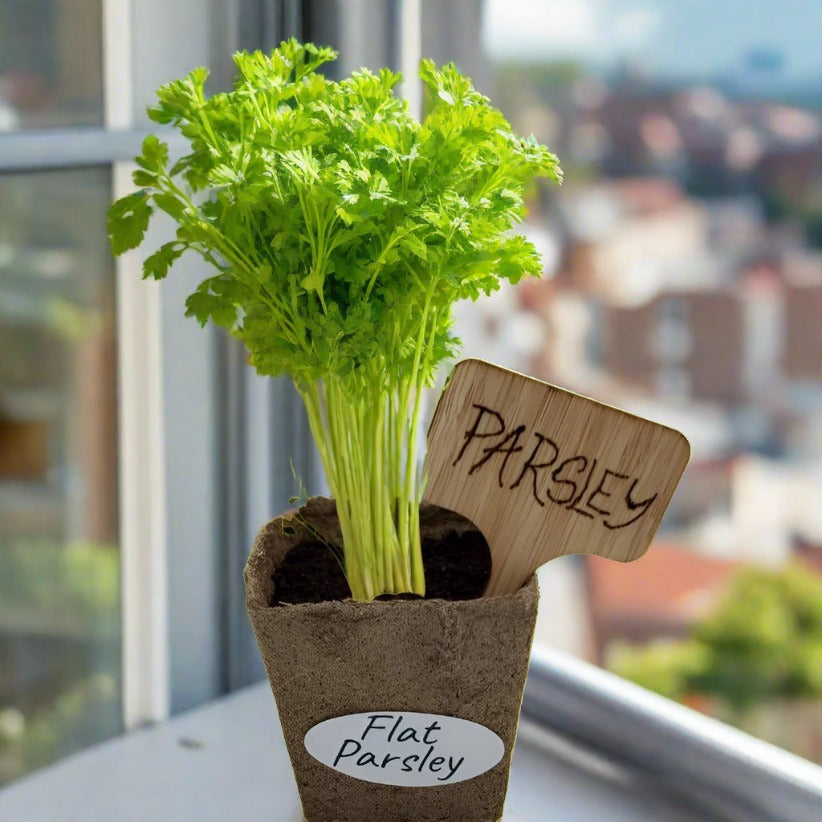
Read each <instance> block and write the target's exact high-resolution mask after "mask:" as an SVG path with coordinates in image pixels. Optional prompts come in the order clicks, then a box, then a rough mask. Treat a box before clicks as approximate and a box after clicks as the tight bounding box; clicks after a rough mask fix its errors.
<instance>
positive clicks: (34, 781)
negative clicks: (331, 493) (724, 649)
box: [0, 684, 697, 822]
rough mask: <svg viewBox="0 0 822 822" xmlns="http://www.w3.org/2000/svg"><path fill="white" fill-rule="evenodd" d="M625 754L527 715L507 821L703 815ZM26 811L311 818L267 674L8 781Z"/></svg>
mask: <svg viewBox="0 0 822 822" xmlns="http://www.w3.org/2000/svg"><path fill="white" fill-rule="evenodd" d="M696 818H697V817H696V816H693V815H690V814H685V813H684V812H683V811H681V810H677V809H676V808H675V807H674V805H673V804H671V802H670V801H667V800H666V799H665V798H664V797H663V796H654V795H653V794H649V792H648V790H647V788H643V790H641V791H638V790H637V786H636V785H635V784H633V781H632V780H631V779H630V778H629V776H627V775H626V773H625V772H624V771H623V770H621V769H620V768H619V767H617V766H611V765H605V764H603V762H602V760H595V759H594V758H592V757H591V756H590V755H588V754H583V753H581V752H580V751H579V750H578V749H577V748H575V747H574V746H572V745H571V744H570V743H568V742H566V741H564V740H563V739H562V738H560V737H559V736H556V735H554V734H551V733H549V732H548V731H545V730H542V729H540V728H538V727H537V726H535V725H531V724H529V723H523V724H522V726H521V728H520V738H519V741H518V744H517V748H516V751H515V754H514V762H513V767H512V773H511V783H510V788H509V791H508V801H507V804H506V812H505V816H504V820H505V822H546V820H562V822H569V821H570V820H586V822H596V821H597V820H608V822H622V820H624V821H625V822H628V820H630V822H644V820H648V821H649V822H650V821H651V820H654V821H655V822H657V821H658V820H660V819H665V820H671V821H672V822H677V821H678V820H686V819H696ZM0 819H3V820H25V822H63V821H64V820H65V822H77V820H83V822H111V820H118V822H132V820H133V822H145V821H146V820H173V821H174V822H188V820H191V822H194V821H195V820H196V822H209V821H210V820H214V822H218V820H219V822H225V820H228V819H231V820H237V822H245V821H246V820H248V821H249V822H251V820H266V821H267V822H268V821H270V820H276V822H299V820H302V814H301V812H300V804H299V799H298V797H297V790H296V787H295V784H294V778H293V775H292V772H291V767H290V764H289V761H288V756H287V754H286V751H285V746H284V743H283V738H282V735H281V732H280V726H279V722H278V721H277V716H276V709H275V706H274V700H273V698H272V696H271V692H270V691H269V688H268V685H267V684H260V685H255V686H252V687H250V688H246V689H244V690H242V691H238V692H236V693H235V694H232V695H230V696H227V697H225V698H223V699H220V700H217V701H216V702H213V703H211V704H209V705H207V706H205V707H203V708H199V709H197V710H194V711H191V712H190V713H187V714H184V715H182V716H180V717H178V718H175V719H173V720H171V721H170V722H167V723H164V724H162V725H158V726H155V727H151V728H146V729H144V730H140V731H136V732H134V733H131V734H128V735H126V736H124V737H121V738H119V739H115V740H112V741H111V742H107V743H105V744H102V745H99V746H97V747H95V748H92V749H90V750H88V751H84V752H82V753H79V754H76V755H74V756H71V757H69V758H68V759H66V760H63V761H61V762H59V763H57V764H56V765H53V766H52V767H50V768H46V769H45V770H42V771H39V772H38V773H35V774H33V775H32V776H29V777H27V778H25V779H22V780H20V781H19V782H16V783H14V784H12V785H10V786H8V787H6V788H5V789H3V790H0Z"/></svg>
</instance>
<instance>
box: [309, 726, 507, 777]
mask: <svg viewBox="0 0 822 822" xmlns="http://www.w3.org/2000/svg"><path fill="white" fill-rule="evenodd" d="M305 749H306V750H307V751H308V753H310V754H311V756H313V757H314V759H318V760H319V761H320V762H322V763H323V765H328V767H329V768H333V769H334V770H335V771H339V772H340V773H344V774H347V775H348V776H353V777H354V778H355V779H362V780H364V781H365V782H378V783H380V784H382V785H402V786H405V787H411V788H420V787H434V786H437V785H452V784H453V783H455V782H463V781H464V780H466V779H473V778H474V777H475V776H479V775H480V774H481V773H485V771H487V770H489V769H490V768H493V767H494V765H496V764H497V762H499V761H500V759H502V755H503V754H504V753H505V745H503V742H502V740H501V739H500V738H499V737H498V736H497V735H496V734H495V733H494V732H493V731H490V730H488V728H486V727H485V726H484V725H480V724H479V723H477V722H470V721H469V720H467V719H458V718H457V717H454V716H442V715H441V714H421V713H414V712H412V711H370V712H367V713H361V714H348V715H347V716H338V717H335V718H334V719H326V720H325V721H324V722H320V723H319V724H317V725H315V726H314V727H313V728H311V730H309V731H308V733H307V734H306V735H305Z"/></svg>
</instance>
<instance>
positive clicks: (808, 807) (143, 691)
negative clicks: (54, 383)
mask: <svg viewBox="0 0 822 822" xmlns="http://www.w3.org/2000/svg"><path fill="white" fill-rule="evenodd" d="M397 2H398V11H395V14H394V17H393V19H394V21H395V22H396V21H400V25H403V26H408V25H411V26H415V27H416V30H417V31H419V14H420V5H421V4H420V2H419V1H418V0H397ZM422 5H424V6H426V5H427V4H422ZM413 6H416V9H414V8H412V7H413ZM318 9H319V5H318V3H317V2H316V0H314V2H309V0H305V2H298V0H287V2H284V3H279V2H276V0H241V3H240V11H241V17H240V30H241V33H242V32H243V31H246V32H247V33H248V32H250V33H251V35H252V36H261V37H262V39H264V40H265V39H268V40H269V42H270V41H271V36H272V33H274V32H289V33H293V32H299V33H300V34H301V35H302V36H303V37H305V38H309V37H311V36H312V33H313V28H312V25H311V21H312V20H315V19H317V18H318V16H319V11H318ZM104 12H105V14H106V15H107V17H106V20H107V21H108V22H107V26H110V28H107V31H108V34H107V35H106V36H107V37H109V36H114V32H115V31H116V33H117V37H118V38H120V39H118V42H120V43H121V42H122V39H121V38H122V36H123V29H122V28H120V27H121V26H122V25H128V24H129V23H130V20H131V14H130V12H131V2H130V0H104ZM334 25H336V23H335V24H334ZM243 27H245V28H243ZM278 27H279V28H278ZM255 32H256V35H255V34H254V33H255ZM266 32H267V33H268V34H266ZM418 36H419V35H418V34H417V37H418ZM397 42H399V43H406V45H407V41H406V40H405V39H404V38H399V39H398V40H397ZM412 42H413V41H412ZM260 45H261V46H262V45H264V43H262V42H261V43H260ZM411 51H413V49H411V50H410V51H409V50H408V49H406V51H405V52H401V57H400V63H401V64H402V67H403V69H405V70H406V71H407V67H408V66H409V65H410V64H411V63H412V62H414V60H415V55H413V54H411ZM111 53H113V50H111ZM121 59H122V55H121ZM106 65H107V66H108V63H107V64H106ZM122 70H123V68H122V67H121V68H120V69H119V71H122ZM107 71H108V68H107ZM107 88H108V86H107ZM122 102H123V101H122V100H121V104H122ZM124 112H125V106H123V109H122V110H118V111H117V112H114V111H112V112H111V114H109V115H108V116H107V127H106V128H105V129H55V130H51V131H48V132H37V133H13V134H8V135H5V134H4V135H2V136H0V171H5V172H15V171H30V170H38V169H53V168H70V167H82V166H90V165H111V166H112V167H113V169H114V175H115V177H117V175H118V174H120V175H121V174H124V173H125V172H126V170H127V167H126V166H124V165H122V164H123V163H124V162H125V161H127V160H128V159H129V158H131V157H133V156H134V154H135V153H136V150H137V148H138V147H139V143H140V140H141V139H142V136H143V133H141V132H140V131H139V129H134V128H132V127H131V125H132V121H131V118H130V116H129V117H126V116H125V113H124ZM117 185H123V183H122V181H121V182H120V183H118V184H117ZM125 259H126V260H127V259H128V258H125ZM123 265H124V266H125V268H127V267H128V263H127V262H124V263H123ZM125 268H121V267H120V266H119V265H118V272H117V277H118V283H121V284H122V287H123V288H124V289H128V291H127V292H126V291H124V292H121V295H120V298H121V300H122V299H128V300H129V306H130V311H131V312H132V316H131V317H130V320H129V323H130V324H129V325H128V326H127V327H124V328H122V329H121V333H122V334H123V337H122V338H121V339H120V347H121V359H120V363H119V365H120V367H121V369H122V370H123V371H128V372H129V373H130V375H131V376H130V377H129V380H130V382H129V383H128V384H126V385H121V394H122V398H121V402H122V410H121V414H122V416H121V420H120V424H121V427H122V426H125V424H126V418H128V419H129V420H130V423H129V425H133V426H140V425H142V426H143V427H144V430H143V432H142V433H141V434H138V433H137V431H136V430H135V431H134V433H133V438H132V440H131V442H132V446H131V450H130V452H129V447H128V441H124V442H123V443H121V447H122V446H123V445H125V446H126V448H125V449H124V451H125V452H126V453H130V456H126V455H125V453H124V463H123V466H122V468H121V470H122V471H123V472H124V473H123V476H122V478H121V481H122V482H123V488H124V491H123V496H124V497H125V496H126V491H125V489H126V488H127V487H130V488H132V489H133V492H134V494H135V496H134V497H132V498H130V500H129V501H128V502H124V505H125V509H124V512H123V518H122V522H123V528H124V543H123V550H124V563H126V562H131V561H134V562H135V563H138V566H137V567H138V568H139V569H141V570H137V571H135V572H134V573H133V575H132V572H131V571H129V574H128V575H127V577H128V579H129V580H130V582H131V583H133V584H134V588H135V590H134V592H133V595H127V596H132V597H133V599H132V600H131V602H132V604H130V605H126V606H124V642H125V643H126V644H127V643H128V642H137V641H138V640H137V633H138V632H140V633H142V634H144V635H145V633H146V632H145V629H144V626H143V625H142V624H141V620H142V619H143V616H141V614H146V615H147V616H146V617H145V618H147V619H148V620H149V624H150V625H152V626H153V627H152V629H151V631H150V632H149V633H150V635H151V636H152V637H153V639H150V638H149V639H145V637H144V640H145V641H143V642H141V643H138V644H137V645H134V646H133V653H132V655H131V656H130V657H129V658H128V659H127V660H126V668H125V669H124V673H125V674H126V676H127V677H128V676H130V675H131V674H132V673H133V672H132V671H130V670H129V669H130V668H133V667H134V666H135V665H138V664H140V663H138V662H137V660H139V659H147V660H148V661H149V668H151V664H153V663H152V659H153V660H154V663H156V665H155V670H153V671H149V673H146V672H145V671H144V672H142V673H141V674H140V676H139V677H138V678H137V679H135V680H134V681H133V683H132V686H131V687H134V688H136V689H137V691H135V692H134V696H133V697H128V699H127V702H129V705H128V706H127V710H126V715H127V727H133V726H135V725H137V724H140V723H141V722H143V721H146V720H148V721H156V720H158V719H162V718H163V717H164V716H166V715H167V714H168V712H169V710H170V709H171V708H172V707H173V706H172V705H171V699H170V696H169V692H170V690H171V689H172V683H171V681H170V680H171V679H172V678H173V675H172V673H171V672H170V668H169V667H168V657H169V654H170V655H172V656H173V644H174V643H173V641H171V640H169V634H168V630H169V628H168V624H167V623H168V619H169V608H170V606H169V605H168V603H165V604H161V603H164V598H165V596H166V595H167V594H166V590H167V589H166V587H165V586H167V585H168V579H167V576H166V575H167V573H168V567H167V563H166V562H164V561H163V562H159V563H158V559H159V558H160V557H164V555H165V550H166V549H165V541H166V534H167V531H166V529H165V527H164V526H165V524H166V523H167V520H168V516H169V514H168V511H167V510H165V507H164V494H162V493H161V491H160V489H162V481H163V475H162V473H160V474H159V475H158V474H157V472H158V471H160V472H162V466H163V464H164V461H163V458H162V454H161V455H160V456H159V457H158V449H160V448H161V445H160V443H161V442H162V440H163V438H164V436H165V434H166V432H165V430H164V423H165V421H166V420H165V417H164V416H162V415H159V416H158V415H149V416H150V418H149V419H144V420H142V421H141V420H140V419H139V418H137V416H136V415H133V413H132V416H131V417H128V415H129V413H130V411H129V409H132V410H133V407H134V405H133V402H132V401H131V400H130V399H129V397H133V396H134V395H135V394H136V393H137V392H138V391H139V392H140V395H141V397H142V398H143V401H145V396H146V386H149V389H148V391H149V393H150V395H151V396H152V397H153V398H154V399H153V400H152V401H151V403H150V406H151V407H153V408H155V409H159V408H160V407H161V401H162V400H161V394H162V390H163V387H162V385H163V383H162V367H163V362H162V356H160V355H159V353H158V352H157V351H154V352H153V353H152V352H147V351H146V350H145V346H144V345H143V344H142V343H141V344H140V345H137V344H136V343H137V342H138V341H139V340H145V339H151V338H152V335H154V336H155V337H157V338H158V339H159V336H158V332H157V329H158V327H159V324H160V318H159V316H158V314H159V301H160V297H159V294H157V295H154V294H152V291H151V288H150V287H147V286H146V285H145V284H139V287H135V288H133V290H132V286H133V284H134V283H135V282H136V279H135V272H134V271H133V270H132V271H130V272H128V271H126V270H125ZM126 283H128V284H126ZM120 304H121V305H122V304H123V303H122V302H121V303H120ZM128 340H131V344H132V350H131V352H130V353H129V343H128ZM214 350H215V369H216V372H217V377H216V378H215V379H216V382H217V384H218V385H222V386H225V387H229V388H231V391H230V396H231V398H232V399H231V400H230V401H229V400H226V401H225V402H224V404H222V405H221V406H220V409H219V418H220V420H221V421H222V422H223V423H224V424H225V425H226V426H227V428H228V431H229V436H228V438H227V439H225V440H223V442H222V446H221V447H222V452H221V456H220V457H219V460H218V463H219V465H220V466H221V467H222V469H223V470H222V477H223V481H222V484H221V486H220V491H219V493H220V495H222V496H223V499H227V500H228V502H227V509H226V513H227V517H226V520H225V521H226V525H225V526H224V530H223V531H222V532H220V539H221V540H222V542H223V544H224V545H226V546H231V547H230V548H228V549H227V551H226V553H225V554H224V555H223V556H222V559H219V558H217V559H216V560H214V561H216V562H218V563H219V566H220V567H219V572H220V574H221V575H222V578H223V579H224V580H226V582H225V587H224V588H223V589H222V593H221V596H222V603H223V612H224V613H225V614H226V615H227V619H226V621H225V622H224V629H223V634H222V637H221V639H218V638H215V637H212V640H214V641H216V642H217V643H218V644H219V645H220V646H221V654H222V657H221V658H222V659H223V668H222V670H223V681H222V687H221V690H224V689H229V688H231V687H236V686H237V685H239V684H242V683H243V682H245V681H250V680H251V679H253V678H254V677H255V669H254V665H253V663H252V662H250V661H249V660H250V658H251V657H252V656H254V649H253V645H251V646H250V645H248V642H249V640H248V631H247V628H246V626H245V618H244V614H243V608H242V591H241V590H240V589H238V587H237V579H238V576H237V567H238V564H239V563H240V562H243V561H244V553H245V551H246V550H247V542H248V536H249V533H250V530H251V528H253V527H254V526H255V524H256V525H259V520H258V519H257V520H255V519H254V517H256V516H259V513H260V510H259V509H260V507H261V503H260V500H264V499H266V498H268V499H269V500H270V499H271V498H272V496H273V495H275V490H274V488H275V485H276V483H277V482H278V481H281V480H282V477H279V476H278V475H277V473H276V469H275V463H274V461H272V460H268V461H266V459H264V458H262V457H261V456H260V455H261V454H262V453H263V452H264V450H265V449H262V448H260V447H259V439H258V438H259V437H260V436H262V437H264V438H265V441H266V443H267V447H268V448H269V449H274V448H284V446H285V445H291V444H293V443H294V442H295V438H296V441H297V442H298V450H299V449H303V460H304V461H305V462H307V463H308V462H310V457H309V456H306V455H305V449H306V447H307V446H306V443H307V437H306V432H305V428H304V423H303V421H302V420H301V418H300V415H299V411H298V409H297V408H296V407H295V406H294V405H293V403H292V401H291V400H289V399H288V398H287V397H284V395H283V390H284V389H283V384H282V383H278V382H277V381H272V383H271V385H270V386H269V389H268V390H266V389H265V388H264V387H262V388H261V386H260V384H259V383H257V382H254V380H253V378H251V377H250V376H249V374H248V370H247V368H246V366H245V363H244V358H243V356H242V354H241V353H240V352H239V351H238V349H237V348H236V346H235V347H233V348H232V347H231V345H230V344H226V343H225V341H221V342H217V343H215V348H214ZM273 409H280V411H281V412H283V411H284V413H282V414H281V416H279V417H278V416H277V414H276V413H275V412H274V410H273ZM249 415H251V417H250V416H249ZM283 420H284V421H285V422H283ZM137 443H140V447H139V448H137V447H136V444H137ZM145 443H148V444H149V445H148V447H147V448H146V447H145ZM298 456H299V455H298ZM313 470H314V471H315V472H316V466H315V468H314V469H313ZM261 477H262V478H263V484H262V485H259V486H254V483H256V482H258V481H259V480H260V478H261ZM129 483H130V485H129ZM146 485H150V486H151V487H152V488H154V492H153V493H152V494H150V495H147V496H144V497H140V489H141V488H144V487H145V486H146ZM252 487H253V492H252V496H253V497H254V499H255V500H256V501H255V502H254V503H253V505H249V504H248V503H247V494H248V493H249V492H250V491H252ZM244 500H246V501H245V502H244ZM252 509H253V510H252ZM126 523H130V524H129V525H127V524H126ZM129 534H130V535H129ZM147 546H149V550H148V552H146V547H147ZM204 561H206V562H207V561H209V560H208V559H207V558H205V559H204ZM240 567H241V566H240ZM141 579H145V580H148V581H147V582H142V581H141V582H139V584H138V580H141ZM232 580H233V582H232ZM138 588H139V590H136V589H138ZM240 588H241V586H240ZM138 603H139V604H138ZM238 638H239V639H238ZM252 642H253V640H252ZM232 647H234V648H235V649H236V648H240V649H241V650H240V651H239V652H237V651H235V653H234V656H233V657H232V656H231V654H230V650H229V649H231V648H232ZM254 658H255V659H256V657H254ZM226 660H228V663H226ZM164 666H166V668H165V670H164ZM215 695H216V694H215ZM522 711H523V718H524V719H525V720H526V721H530V722H532V723H534V724H536V725H537V726H538V727H540V728H544V729H547V730H551V731H554V732H556V733H558V734H559V735H561V736H562V737H563V738H565V739H567V740H569V741H570V742H572V743H574V744H575V745H578V746H579V747H580V748H581V749H584V750H585V751H587V752H589V753H591V754H592V755H593V756H594V757H595V758H598V759H600V760H602V761H604V762H607V763H608V764H609V766H611V767H613V766H617V767H618V768H619V769H620V770H621V771H622V772H623V773H624V774H625V775H626V778H629V779H632V780H634V782H635V784H636V785H637V790H643V789H644V788H647V789H648V790H651V789H653V790H660V789H661V790H663V791H665V792H666V793H668V794H669V795H671V796H674V797H677V798H678V800H679V801H681V803H682V804H683V805H685V806H688V807H691V808H694V809H697V810H698V811H700V812H701V813H702V814H703V815H704V817H703V818H706V819H728V820H740V822H741V820H745V821H746V822H749V821H750V820H763V822H764V820H773V819H780V820H786V821H787V822H794V820H795V822H804V821H805V820H808V819H813V818H816V817H817V816H818V815H819V811H820V808H822V769H820V768H818V767H816V766H815V765H813V764H811V763H809V762H807V761H805V760H802V759H800V758H798V757H795V756H792V755H791V754H788V753H786V752H784V751H782V750H780V749H778V748H775V747H774V746H771V745H768V744H767V743H764V742H762V741H760V740H758V739H755V738H753V737H751V736H748V735H747V734H744V733H741V732H738V731H736V730H734V729H732V728H729V727H727V726H725V725H723V724H722V723H720V722H717V721H715V720H712V719H709V718H706V717H703V716H701V715H699V714H696V713H695V712H693V711H690V710H689V709H687V708H684V707H682V706H679V705H676V704H674V703H671V702H669V701H668V700H664V699H662V698H661V697H657V696H655V695H653V694H650V693H648V692H646V691H644V690H643V689H641V688H638V687H636V686H634V685H632V684H630V683H628V682H625V681H623V680H620V679H619V678H617V677H615V676H613V675H611V674H608V673H607V672H605V671H601V670H599V669H596V668H594V667H593V666H590V665H588V664H586V663H583V662H580V661H579V660H575V659H572V658H570V657H567V656H565V655H563V654H560V653H558V652H554V651H550V650H548V649H545V648H537V649H535V650H534V654H533V657H532V662H531V670H530V674H529V677H528V683H527V686H526V692H525V698H524V701H523V707H522Z"/></svg>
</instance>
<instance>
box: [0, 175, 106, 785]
mask: <svg viewBox="0 0 822 822" xmlns="http://www.w3.org/2000/svg"><path fill="white" fill-rule="evenodd" d="M110 176H111V175H110V172H109V170H108V169H106V168H93V169H77V170H72V171H57V172H37V173H29V174H0V784H2V783H3V782H6V781H8V780H10V779H13V778H16V777H18V776H20V775H22V774H23V773H25V772H26V771H28V770H30V769H32V768H34V767H37V766H39V765H42V764H45V763H47V762H49V761H52V760H54V759H56V758H57V757H59V756H61V755H63V754H66V753H68V752H70V751H72V750H76V749H78V748H80V747H84V746H86V745H88V744H91V743H92V742H95V741H98V740H100V739H103V738H105V737H108V736H111V735H113V734H115V733H117V732H118V731H119V730H120V728H121V717H120V590H119V551H118V547H117V534H118V519H117V510H118V505H117V436H116V433H117V432H116V425H117V415H116V391H115V389H116V385H115V382H116V372H115V313H114V297H115V291H114V276H113V270H112V265H111V258H110V255H109V252H108V249H107V246H106V236H105V228H104V226H105V213H106V209H107V207H108V204H109V202H110V200H111V181H110Z"/></svg>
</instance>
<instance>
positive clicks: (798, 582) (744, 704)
mask: <svg viewBox="0 0 822 822" xmlns="http://www.w3.org/2000/svg"><path fill="white" fill-rule="evenodd" d="M612 667H613V669H614V670H615V672H616V673H619V674H620V675H621V676H624V677H626V678H627V679H630V680H632V681H634V682H637V683H638V684H640V685H643V686H645V687H647V688H650V689H651V690H654V691H656V692H657V693H661V694H663V695H664V696H668V697H670V698H672V699H682V698H683V697H685V696H686V695H689V694H704V695H707V696H713V697H717V698H719V699H720V700H722V701H723V702H724V703H726V704H727V705H728V707H729V708H730V709H731V710H732V711H734V712H735V713H737V714H738V715H741V714H742V713H744V712H745V711H747V710H749V709H751V708H754V707H756V706H757V705H760V704H763V703H766V702H769V701H771V700H784V699H788V700H791V699H801V698H808V697H810V698H814V697H822V577H820V576H819V575H818V574H816V573H814V572H812V571H811V570H809V569H808V568H807V567H804V566H798V565H797V566H789V567H787V568H785V569H783V570H780V571H770V570H766V569H762V568H749V569H746V570H744V571H742V572H741V573H740V574H739V576H738V577H737V578H736V579H735V580H734V582H733V583H732V585H731V587H730V589H729V591H728V593H727V595H726V596H725V597H724V598H723V599H722V601H721V602H720V603H719V604H718V606H717V607H716V608H715V609H714V611H713V612H712V613H710V614H709V615H708V616H707V617H706V618H705V619H704V620H703V621H702V622H700V623H699V624H698V625H697V626H696V627H695V629H694V631H693V635H692V636H691V637H690V638H689V639H688V640H684V641H681V642H678V643H665V644H652V645H650V646H647V647H645V648H639V649H623V651H622V652H621V653H620V654H619V655H618V656H617V658H616V659H615V664H614V665H613V666H612Z"/></svg>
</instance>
